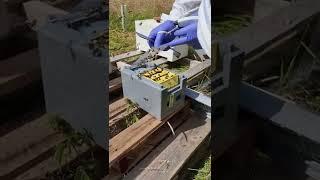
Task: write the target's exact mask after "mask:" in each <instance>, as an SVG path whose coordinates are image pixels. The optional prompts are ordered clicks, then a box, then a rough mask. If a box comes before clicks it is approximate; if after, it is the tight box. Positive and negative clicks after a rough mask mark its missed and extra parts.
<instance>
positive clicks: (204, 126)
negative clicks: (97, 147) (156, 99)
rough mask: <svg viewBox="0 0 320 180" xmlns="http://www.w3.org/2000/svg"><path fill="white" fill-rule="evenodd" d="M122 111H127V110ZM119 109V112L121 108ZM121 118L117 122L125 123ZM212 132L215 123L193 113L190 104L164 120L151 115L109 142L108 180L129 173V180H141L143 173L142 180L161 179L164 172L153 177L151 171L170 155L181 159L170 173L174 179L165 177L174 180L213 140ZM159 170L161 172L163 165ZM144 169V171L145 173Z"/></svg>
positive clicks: (175, 163) (173, 165)
mask: <svg viewBox="0 0 320 180" xmlns="http://www.w3.org/2000/svg"><path fill="white" fill-rule="evenodd" d="M120 102H125V101H124V100H123V99H121V100H119V101H118V102H115V103H113V104H111V105H110V107H112V106H113V107H119V103H120ZM113 107H112V108H113ZM122 107H123V109H124V108H125V107H126V106H125V105H122ZM117 109H118V112H119V111H120V110H119V109H121V108H117ZM110 110H111V109H110ZM124 112H126V111H124ZM112 114H114V111H112V110H111V112H110V115H111V116H112ZM125 116H126V114H125V113H122V117H125ZM117 118H118V119H117V121H123V119H119V116H117ZM166 122H169V123H170V124H171V126H172V128H173V129H175V136H171V133H172V132H171V130H170V128H169V127H168V126H166V125H165V123H166ZM113 124H114V118H110V121H109V125H111V126H112V125H113ZM210 130H211V120H210V119H207V118H206V117H203V116H201V115H199V114H197V113H195V112H192V110H191V109H190V106H189V103H187V104H186V105H185V106H184V107H182V108H181V109H180V110H179V111H178V112H176V113H174V114H172V115H170V116H169V117H167V118H165V119H163V120H157V119H155V118H153V117H152V116H150V115H148V114H147V115H145V116H144V117H142V118H141V119H140V120H139V121H137V122H136V123H134V124H133V125H131V126H129V127H128V128H125V129H123V130H122V131H121V132H119V133H118V134H117V135H115V136H113V137H112V138H111V139H110V140H109V167H110V169H109V172H110V174H109V176H107V177H105V179H121V178H123V175H124V174H127V173H129V175H130V176H128V177H131V178H134V177H137V178H139V179H140V178H142V177H140V176H139V174H141V173H146V175H144V176H145V177H143V178H142V179H150V178H151V177H152V176H155V177H157V176H160V175H161V174H162V173H161V171H158V172H153V173H150V174H149V173H148V171H150V169H154V168H155V166H157V165H159V162H157V161H159V158H160V159H161V158H164V157H165V156H166V154H168V153H169V154H171V155H172V156H175V157H179V158H175V159H174V162H172V164H171V165H172V166H170V168H169V169H168V171H169V172H170V175H168V176H163V178H162V179H166V178H168V177H171V176H172V178H173V177H174V176H175V175H176V174H177V173H178V172H179V170H181V169H182V167H183V166H184V165H185V162H187V160H188V159H189V158H190V157H191V156H192V154H193V153H194V152H195V151H196V150H197V149H198V148H199V146H201V144H202V143H203V142H204V140H205V139H206V138H207V137H208V136H209V134H210ZM185 138H186V139H185ZM184 140H185V141H184ZM151 162H153V164H152V163H151ZM157 168H158V169H161V168H162V165H161V164H160V165H159V166H157ZM142 169H144V170H143V171H141V170H142ZM151 171H152V170H151ZM169 179H170V178H169Z"/></svg>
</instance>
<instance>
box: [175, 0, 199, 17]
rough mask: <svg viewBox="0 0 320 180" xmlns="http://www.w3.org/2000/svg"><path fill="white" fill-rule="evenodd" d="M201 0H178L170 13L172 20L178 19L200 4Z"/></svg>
mask: <svg viewBox="0 0 320 180" xmlns="http://www.w3.org/2000/svg"><path fill="white" fill-rule="evenodd" d="M200 3H201V0H176V1H175V2H174V3H173V5H172V9H171V11H170V14H169V19H170V20H173V21H175V20H178V19H180V18H181V17H182V16H184V15H185V14H186V13H187V12H189V11H190V10H192V9H194V8H197V7H199V6H200Z"/></svg>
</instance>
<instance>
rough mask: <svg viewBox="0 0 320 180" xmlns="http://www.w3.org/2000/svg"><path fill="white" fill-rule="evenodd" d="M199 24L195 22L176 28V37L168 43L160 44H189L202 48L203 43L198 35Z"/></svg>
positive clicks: (164, 45)
mask: <svg viewBox="0 0 320 180" xmlns="http://www.w3.org/2000/svg"><path fill="white" fill-rule="evenodd" d="M197 25H198V23H197V22H193V23H191V24H189V25H187V26H185V27H183V28H181V29H179V30H176V31H175V32H174V36H175V38H174V39H173V40H172V41H170V42H168V43H165V44H161V45H160V46H161V47H173V46H177V45H182V44H188V45H191V46H192V47H194V48H195V49H200V48H201V45H200V43H199V41H198V37H197ZM167 49H168V48H167ZM167 49H166V50H167Z"/></svg>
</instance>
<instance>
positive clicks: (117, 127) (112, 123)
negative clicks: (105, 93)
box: [109, 98, 138, 138]
mask: <svg viewBox="0 0 320 180" xmlns="http://www.w3.org/2000/svg"><path fill="white" fill-rule="evenodd" d="M137 111H138V108H137V107H132V108H130V109H128V103H127V99H126V98H122V99H119V100H117V101H115V102H113V103H112V104H110V105H109V138H112V137H114V136H115V135H116V134H118V133H120V132H121V131H122V130H124V129H125V128H126V127H127V126H126V122H125V118H126V117H128V116H130V115H131V114H133V113H135V112H137Z"/></svg>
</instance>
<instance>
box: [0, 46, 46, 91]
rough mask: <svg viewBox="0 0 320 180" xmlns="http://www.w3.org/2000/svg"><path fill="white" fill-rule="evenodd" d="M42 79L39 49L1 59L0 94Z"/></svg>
mask: <svg viewBox="0 0 320 180" xmlns="http://www.w3.org/2000/svg"><path fill="white" fill-rule="evenodd" d="M40 80H41V71H40V58H39V55H38V49H32V50H29V51H26V52H24V53H21V54H19V55H17V56H15V57H12V58H9V59H6V60H2V61H0V96H4V95H6V94H9V93H11V92H13V91H15V90H18V89H22V88H23V87H25V86H27V85H28V84H31V83H33V82H35V81H40Z"/></svg>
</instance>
